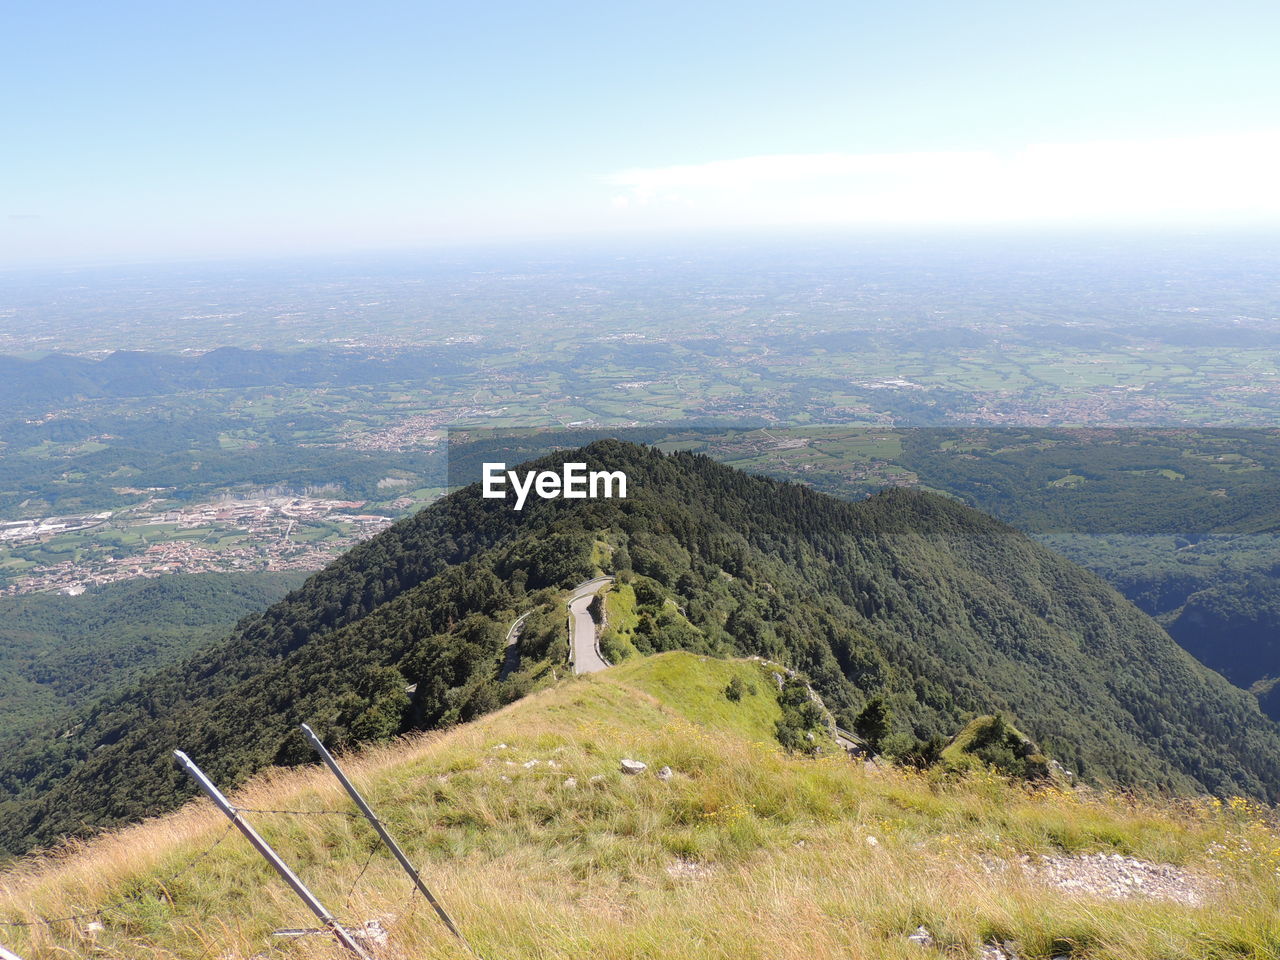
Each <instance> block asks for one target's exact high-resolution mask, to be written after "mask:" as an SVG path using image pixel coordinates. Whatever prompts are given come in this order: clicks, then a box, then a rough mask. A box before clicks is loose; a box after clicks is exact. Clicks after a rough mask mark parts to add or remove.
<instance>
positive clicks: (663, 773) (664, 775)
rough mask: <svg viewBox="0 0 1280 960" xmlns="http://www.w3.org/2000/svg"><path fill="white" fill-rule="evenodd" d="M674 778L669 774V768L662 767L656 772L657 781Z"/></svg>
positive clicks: (672, 774)
mask: <svg viewBox="0 0 1280 960" xmlns="http://www.w3.org/2000/svg"><path fill="white" fill-rule="evenodd" d="M674 776H675V774H674V773H672V772H671V768H670V767H663V768H662V769H661V770H659V771H658V779H659V780H670V779H671V778H672V777H674Z"/></svg>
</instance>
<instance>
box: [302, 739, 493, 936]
mask: <svg viewBox="0 0 1280 960" xmlns="http://www.w3.org/2000/svg"><path fill="white" fill-rule="evenodd" d="M302 735H303V736H304V737H306V738H307V741H308V742H309V743H310V744H311V749H312V750H314V751H315V752H316V753H317V754H319V756H320V759H321V760H323V761H324V764H325V766H326V767H328V768H329V769H330V770H331V771H332V772H333V775H334V776H335V777H337V778H338V782H339V783H341V784H342V789H344V790H346V791H347V795H348V796H350V797H351V799H352V800H353V801H355V805H356V806H357V807H359V808H360V812H361V813H363V814H364V815H365V819H367V820H368V821H369V823H370V825H371V826H372V827H373V829H374V830H376V831H377V833H378V836H379V837H381V838H382V842H383V843H385V844H386V845H387V849H388V850H390V851H391V853H392V855H393V856H394V857H395V858H396V859H397V860H399V861H400V866H402V867H404V872H405V873H407V874H408V875H409V879H410V880H412V881H413V882H414V883H415V884H416V885H417V887H418V889H419V890H420V891H421V892H422V895H423V896H424V897H426V898H427V902H428V903H429V904H431V906H432V907H434V908H435V911H436V914H437V915H438V916H439V917H440V919H441V920H443V921H444V925H445V926H446V927H448V928H449V931H450V932H451V933H452V934H453V935H454V936H455V937H457V938H458V939H459V940H460V941H461V942H462V945H463V946H464V947H466V948H467V949H468V950H470V951H471V952H472V953H473V954H474V953H475V950H474V949H472V947H471V944H469V943H467V938H466V937H464V936H463V935H462V931H461V930H459V929H458V927H457V924H455V923H454V922H453V918H452V917H450V916H449V914H448V913H446V912H445V909H444V907H442V906H441V905H440V901H438V900H437V899H436V898H435V897H434V896H433V895H432V893H431V891H430V890H428V889H427V885H426V883H424V882H423V880H422V875H421V874H419V873H418V871H417V869H416V868H415V867H414V865H413V864H412V863H410V862H409V858H408V857H406V856H405V853H404V851H403V850H401V849H400V844H398V843H396V842H395V840H394V838H392V836H391V834H390V833H388V832H387V828H386V827H385V826H383V824H382V821H381V820H379V819H378V815H377V814H375V813H374V812H373V808H372V807H370V806H369V804H368V802H367V801H366V800H365V798H364V797H362V796H361V795H360V791H359V790H357V789H356V788H355V784H353V783H352V782H351V781H350V780H348V779H347V775H346V774H345V773H343V772H342V768H341V767H340V766H338V761H337V760H335V759H333V754H331V753H330V752H329V751H328V750H327V749H325V745H324V744H323V743H322V742H321V741H320V738H319V737H317V736H316V735H315V732H314V731H313V730H312V729H311V728H310V727H309V726H307V725H306V724H305V723H304V724H303V725H302Z"/></svg>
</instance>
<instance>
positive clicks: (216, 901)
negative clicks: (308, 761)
mask: <svg viewBox="0 0 1280 960" xmlns="http://www.w3.org/2000/svg"><path fill="white" fill-rule="evenodd" d="M759 670H760V668H759V666H758V665H756V664H753V663H748V662H737V663H724V662H720V661H706V662H702V661H700V660H699V658H696V657H692V656H689V655H685V654H672V655H666V656H664V657H659V658H651V659H648V660H645V661H639V662H635V663H629V664H626V665H624V666H623V667H620V668H616V669H615V670H611V671H607V672H605V673H603V674H598V675H595V676H593V677H587V678H579V679H575V680H572V681H567V682H565V683H563V684H561V685H560V686H558V687H556V688H554V689H551V690H547V691H544V692H542V693H539V694H536V695H534V696H533V697H530V698H528V699H527V700H525V701H522V702H521V703H518V704H516V705H514V706H512V707H510V708H507V709H506V710H503V711H500V712H498V713H496V714H493V715H491V716H489V717H486V718H484V719H483V720H481V721H479V722H478V723H475V724H471V725H468V726H466V727H462V728H458V729H456V730H454V731H452V732H450V733H448V734H446V735H443V736H436V737H425V738H418V739H413V740H410V741H406V742H403V743H399V744H396V745H393V746H388V747H382V748H378V749H373V750H369V751H366V752H365V753H363V754H361V755H360V756H358V757H348V758H346V759H345V761H344V762H345V763H346V765H347V766H348V767H349V768H350V770H351V772H352V774H353V777H354V779H356V781H357V782H358V783H359V784H360V785H361V787H362V789H364V790H366V791H367V794H368V796H369V797H370V799H371V800H372V802H373V803H374V805H375V808H377V809H378V810H379V811H380V812H381V813H382V815H383V816H384V818H385V819H386V820H387V821H388V822H389V823H390V824H391V826H392V829H393V832H395V833H396V834H397V836H398V837H400V838H401V840H402V842H403V844H404V846H405V847H406V849H407V850H409V851H410V854H411V856H412V857H413V858H414V860H415V861H416V862H418V863H421V864H423V865H424V874H425V876H426V877H427V879H428V882H429V883H430V884H431V886H432V888H433V889H434V890H435V891H436V893H437V895H438V896H439V897H440V899H441V900H442V901H443V902H444V903H445V905H446V906H447V907H449V909H450V910H451V911H452V913H453V914H454V916H455V918H456V919H457V921H458V923H459V925H460V926H461V928H462V929H463V930H464V931H465V932H466V934H467V935H468V937H469V938H470V940H471V942H472V944H473V945H474V946H475V947H476V949H477V951H478V952H479V954H480V955H481V956H482V957H484V958H485V960H508V958H511V960H515V958H559V957H565V958H569V957H574V958H587V957H591V958H618V960H622V958H655V960H656V958H695V960H703V958H726V960H728V958H761V960H764V958H769V960H790V958H795V960H802V958H803V960H826V958H832V960H834V958H841V960H848V958H859V957H868V958H870V957H876V958H880V957H885V958H891V957H904V958H908V957H909V958H922V957H923V958H926V960H927V958H928V957H940V956H952V957H966V956H971V957H976V956H978V955H979V951H980V949H981V947H982V945H983V944H984V943H986V942H995V941H999V942H1009V941H1016V942H1017V943H1018V944H1019V945H1020V946H1019V955H1020V956H1023V957H1027V958H1031V957H1049V956H1058V955H1073V956H1081V957H1085V956H1087V957H1097V958H1115V960H1141V958H1190V957H1197V958H1199V957H1203V958H1227V957H1278V956H1280V924H1278V923H1277V920H1276V918H1277V917H1278V916H1280V910H1278V908H1280V883H1278V882H1277V873H1276V870H1277V866H1278V865H1280V839H1278V837H1277V834H1276V831H1275V829H1274V827H1273V826H1272V824H1271V820H1270V815H1269V812H1268V811H1263V810H1260V809H1258V808H1256V807H1253V806H1251V805H1248V804H1242V803H1239V802H1237V803H1236V804H1234V805H1232V804H1225V805H1219V806H1215V805H1214V804H1211V803H1208V802H1205V803H1194V802H1180V803H1165V802H1161V801H1158V800H1147V799H1140V798H1138V799H1135V798H1118V797H1107V796H1100V795H1093V794H1081V793H1076V792H1066V791H1060V790H1053V791H1045V792H1029V791H1027V790H1024V789H1022V788H1020V787H1017V786H1014V785H1010V784H1006V783H1004V782H1001V781H999V780H997V779H995V778H992V777H981V776H979V777H971V778H969V779H966V780H963V781H959V782H951V781H945V780H942V779H941V778H931V777H928V776H921V775H912V774H908V773H905V772H901V771H895V770H867V769H864V768H863V767H862V766H861V765H859V764H854V763H851V762H849V761H848V760H846V759H844V758H843V757H836V756H828V757H824V758H819V759H808V758H802V757H792V756H785V755H783V754H781V753H780V752H779V751H778V750H777V749H776V746H775V745H774V744H773V743H772V742H771V741H770V737H769V732H770V729H771V723H772V719H771V718H772V717H773V716H774V711H776V703H774V702H773V701H772V693H771V687H770V686H766V685H765V684H764V683H761V682H760V679H759V675H758V671H759ZM735 672H736V673H739V674H740V675H742V676H743V677H744V678H745V679H755V680H756V682H757V689H758V690H759V693H758V694H757V695H756V697H754V698H753V697H747V698H744V700H743V704H742V706H741V707H740V708H736V709H737V712H732V711H727V708H728V706H729V705H728V704H727V701H723V699H722V698H721V699H716V697H717V696H718V695H719V694H718V693H717V691H720V690H723V687H724V685H725V683H726V682H727V678H728V677H730V676H732V675H733V674H734V673H735ZM502 744H505V745H506V746H505V749H497V748H498V747H499V746H500V745H502ZM623 756H630V757H633V758H636V759H640V760H644V761H645V762H647V763H649V764H650V770H649V771H647V772H646V773H645V774H643V775H641V776H638V777H626V776H623V775H622V774H621V773H619V772H618V761H619V760H620V759H621V758H622V757H623ZM196 759H197V760H198V759H199V758H196ZM531 760H537V761H538V763H537V764H534V765H532V766H525V764H526V763H528V762H529V761H531ZM664 764H665V765H670V766H671V767H672V769H673V770H674V771H675V777H674V778H673V779H672V780H671V781H670V782H666V783H664V782H662V781H660V780H659V779H658V778H657V777H655V776H653V775H652V774H653V771H654V770H656V769H657V768H658V767H659V766H662V765H664ZM592 777H600V778H601V779H598V780H595V781H592V779H591V778H592ZM569 778H573V779H574V780H576V786H567V785H566V783H565V781H566V780H568V779H569ZM235 799H236V802H237V803H239V804H240V805H241V806H245V807H263V808H288V809H350V808H349V807H348V806H347V804H346V802H345V797H344V795H343V794H342V793H341V791H340V790H339V789H338V787H337V786H336V784H334V783H333V782H332V780H330V779H329V778H328V777H327V775H326V774H323V773H321V772H320V771H318V770H313V769H309V770H302V771H291V772H280V773H276V774H274V775H271V776H267V777H264V778H261V779H259V780H257V781H255V782H254V783H253V784H252V785H250V786H249V787H248V788H247V789H246V790H244V791H241V792H240V793H239V794H238V795H237V796H236V798H235ZM252 820H253V822H254V823H255V825H257V826H258V827H259V829H260V830H261V831H262V833H263V834H264V835H265V836H266V837H267V838H268V839H269V840H270V841H271V842H272V843H273V844H275V845H276V846H277V848H278V849H279V850H280V852H281V854H282V855H283V856H284V857H285V858H286V860H288V861H289V862H290V863H291V864H293V865H295V867H296V868H297V870H298V872H299V873H300V874H301V875H302V877H303V878H304V880H305V881H306V882H307V883H308V884H310V885H311V886H312V889H314V890H315V892H316V893H317V894H318V895H319V896H320V898H321V899H322V900H323V901H324V902H325V903H326V904H328V905H329V906H330V907H331V909H333V910H334V912H335V913H337V914H338V915H339V916H340V917H341V918H342V919H344V920H350V921H359V922H363V921H365V920H367V919H371V918H381V919H382V920H383V921H384V923H385V924H386V925H387V926H388V927H389V929H390V931H391V939H390V942H389V944H387V945H386V946H385V947H382V948H378V949H377V951H376V952H377V954H378V956H380V957H385V958H410V957H412V958H446V957H465V956H467V954H466V953H465V952H464V951H462V950H461V949H460V947H459V946H458V945H457V944H456V943H455V942H453V941H452V940H451V938H450V937H449V935H448V933H447V932H446V931H445V930H444V928H443V926H442V925H441V924H440V923H439V921H438V920H437V919H436V918H435V917H434V915H433V914H432V912H431V910H430V908H429V907H428V906H427V905H426V904H424V903H422V902H420V901H410V900H409V899H408V898H409V892H410V886H409V882H408V880H407V878H405V877H404V875H403V874H402V873H401V872H400V871H399V868H398V867H397V866H396V865H395V863H394V861H392V860H391V859H390V857H389V856H386V855H385V854H383V853H381V852H377V853H375V855H374V857H373V859H372V860H370V861H368V868H367V870H366V871H365V872H364V874H363V875H360V871H361V869H362V867H364V865H365V863H366V860H367V859H368V854H369V851H370V850H373V849H374V846H375V844H374V840H373V833H372V831H371V830H370V829H369V828H368V826H367V825H365V824H363V823H362V822H359V821H354V820H349V819H346V818H340V817H307V818H299V817H291V816H283V815H253V816H252ZM224 831H225V821H224V820H222V818H221V817H220V816H219V815H218V814H217V813H216V811H214V810H213V809H212V808H211V807H209V806H208V805H206V804H204V803H196V804H192V805H190V806H189V807H187V808H184V809H183V810H182V811H179V812H178V813H176V814H174V815H172V816H169V817H165V818H162V819H159V820H156V821H153V822H151V823H147V824H144V825H141V826H138V827H134V828H130V829H127V830H123V831H121V832H119V833H116V834H113V835H110V836H107V837H103V838H101V839H99V840H97V841H95V842H93V843H90V844H85V845H82V846H79V847H76V848H72V849H69V850H67V851H63V852H62V853H61V854H60V855H59V856H57V857H53V858H44V859H39V860H32V861H28V862H25V863H23V864H21V865H19V866H18V867H16V868H15V869H13V870H11V871H9V872H8V873H6V874H4V875H3V876H0V918H5V919H8V918H13V917H16V916H30V917H34V916H56V915H62V914H64V913H78V912H84V911H86V910H92V909H95V908H97V907H99V906H101V905H103V904H110V903H113V902H119V906H117V907H115V908H113V909H110V910H108V911H107V912H106V913H105V915H104V918H103V923H104V929H103V930H101V931H99V932H97V933H96V934H88V933H86V932H85V930H84V924H83V923H77V924H62V925H56V926H53V927H49V928H34V929H32V930H31V931H29V932H23V931H20V930H18V931H5V930H3V929H0V942H5V943H6V944H7V945H9V946H11V947H12V948H14V949H16V950H18V952H19V953H20V954H22V955H23V956H24V957H26V958H27V960H36V958H43V957H49V958H53V957H59V958H63V957H91V956H93V957H111V958H124V957H139V958H142V957H145V958H152V957H154V958H162V960H163V958H176V957H183V958H222V957H228V958H231V957H235V958H248V957H258V956H263V957H281V958H285V957H330V956H340V955H341V953H340V951H339V950H338V949H337V948H336V946H334V945H333V944H332V942H331V941H328V940H326V939H324V938H321V937H313V938H307V939H305V940H301V941H298V940H295V941H287V942H282V941H280V940H278V939H274V938H272V936H271V933H272V931H273V930H275V929H278V928H283V927H299V926H302V927H310V926H314V921H313V920H312V919H311V918H310V917H309V916H308V915H307V913H306V911H305V909H304V908H303V907H302V906H301V905H300V904H299V903H298V902H297V901H296V900H295V899H293V897H292V895H291V894H289V893H288V891H287V890H286V889H285V888H284V886H283V885H282V884H281V883H280V882H279V881H278V880H277V879H276V878H275V877H274V876H273V875H272V874H271V873H270V871H269V869H268V868H267V867H266V866H265V864H263V863H262V862H261V861H260V860H259V859H258V858H257V857H256V855H254V854H253V853H252V851H250V850H249V848H248V845H247V844H246V843H245V842H244V841H243V840H242V839H241V838H240V837H239V836H236V835H232V836H231V837H229V838H228V839H227V840H226V841H225V842H224V843H222V844H221V845H219V846H218V847H217V848H216V849H215V850H214V852H213V853H212V854H210V855H209V856H208V857H207V858H206V859H205V860H203V861H201V862H200V864H199V865H198V866H197V868H196V869H194V870H191V871H189V872H188V873H186V874H184V875H183V876H181V877H180V878H179V879H178V880H177V881H175V882H173V883H168V884H161V883H159V882H157V878H162V877H165V876H168V875H171V874H173V873H174V872H176V871H177V870H178V869H179V868H180V867H182V866H183V864H184V863H186V862H187V861H188V860H190V858H191V857H192V856H194V855H196V854H198V853H199V852H200V851H201V850H203V849H205V848H207V847H208V846H209V845H210V844H211V843H213V842H214V841H215V840H216V839H217V837H218V836H219V834H221V833H223V832H224ZM869 840H874V843H871V842H869ZM1096 851H1105V852H1108V853H1110V852H1116V853H1122V854H1125V855H1129V856H1134V857H1139V858H1142V859H1144V860H1149V861H1153V862H1160V863H1172V864H1176V865H1178V866H1179V868H1180V869H1181V870H1183V871H1186V872H1187V874H1188V875H1191V876H1200V875H1203V876H1205V877H1208V878H1216V880H1217V881H1218V885H1216V886H1211V887H1210V889H1212V890H1213V894H1212V896H1211V898H1210V899H1209V901H1208V902H1207V903H1206V904H1205V905H1204V906H1202V907H1189V906H1183V905H1179V904H1174V903H1169V902H1164V901H1159V900H1148V899H1143V898H1131V899H1126V900H1107V899H1102V898H1098V897H1088V896H1075V897H1073V896H1069V895H1067V894H1064V893H1063V892H1062V891H1060V890H1056V889H1054V888H1051V887H1048V886H1046V885H1044V884H1042V883H1040V882H1039V881H1037V879H1036V877H1035V875H1034V872H1033V871H1029V870H1023V869H1019V868H1017V866H1016V863H1017V861H1018V858H1019V857H1020V856H1022V855H1028V854H1029V855H1032V856H1035V855H1044V854H1061V853H1064V852H1065V853H1075V852H1096ZM1005 863H1008V864H1013V865H1014V866H1011V867H1010V868H1008V869H992V864H996V865H1000V864H1005ZM357 878H358V879H359V882H358V883H356V880H357ZM353 884H355V888H354V893H352V895H351V897H350V899H348V894H349V892H351V891H352V887H353ZM920 925H924V926H925V927H927V928H928V930H929V931H930V932H931V933H932V935H933V937H934V938H935V944H934V946H932V947H922V946H919V945H917V944H915V943H912V942H910V941H908V939H907V936H908V935H909V934H910V933H911V932H912V931H914V930H915V929H916V928H917V927H918V926H920Z"/></svg>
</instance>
